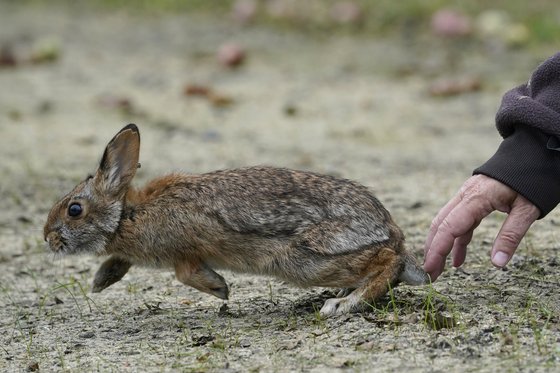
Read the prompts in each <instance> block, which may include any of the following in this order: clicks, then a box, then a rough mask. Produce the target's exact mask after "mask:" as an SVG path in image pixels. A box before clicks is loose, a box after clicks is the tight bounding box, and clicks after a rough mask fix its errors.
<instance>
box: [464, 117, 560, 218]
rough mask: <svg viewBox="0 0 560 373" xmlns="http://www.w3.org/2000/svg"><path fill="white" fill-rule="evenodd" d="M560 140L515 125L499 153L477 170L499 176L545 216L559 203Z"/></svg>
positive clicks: (499, 178)
mask: <svg viewBox="0 0 560 373" xmlns="http://www.w3.org/2000/svg"><path fill="white" fill-rule="evenodd" d="M556 144H560V142H558V140H557V138H556V137H552V136H550V135H547V134H545V133H543V132H541V131H539V130H536V129H534V128H530V127H527V126H516V128H515V131H514V132H513V133H512V134H511V135H510V136H509V137H506V138H505V139H504V141H503V142H502V143H501V145H500V147H499V148H498V150H497V152H496V154H494V156H492V158H490V159H489V160H488V161H487V162H486V163H484V164H483V165H482V166H480V167H478V168H477V169H476V170H474V172H473V174H483V175H486V176H489V177H491V178H493V179H496V180H498V181H500V182H502V183H504V184H506V185H508V186H509V187H510V188H512V189H513V190H515V191H516V192H518V193H519V194H521V195H522V196H523V197H525V198H527V199H528V200H529V201H531V202H532V203H533V204H534V205H535V206H537V207H538V208H539V210H540V212H541V214H540V216H539V219H541V218H543V217H545V216H546V215H547V214H548V213H549V212H550V211H551V210H552V209H554V207H556V205H558V203H560V151H559V150H560V147H558V146H556Z"/></svg>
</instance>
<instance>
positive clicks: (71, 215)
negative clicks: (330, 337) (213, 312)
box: [44, 124, 429, 316]
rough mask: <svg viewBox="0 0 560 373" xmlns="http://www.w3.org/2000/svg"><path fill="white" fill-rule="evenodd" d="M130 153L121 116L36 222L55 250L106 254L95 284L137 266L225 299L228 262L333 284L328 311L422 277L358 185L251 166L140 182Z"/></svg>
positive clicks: (306, 282) (135, 149) (134, 136)
mask: <svg viewBox="0 0 560 373" xmlns="http://www.w3.org/2000/svg"><path fill="white" fill-rule="evenodd" d="M139 151H140V133H139V130H138V128H137V126H136V125H134V124H129V125H127V126H125V127H124V128H123V129H122V130H121V131H120V132H118V133H117V134H116V135H115V137H114V138H113V139H112V140H111V141H110V142H109V143H108V145H107V147H106V149H105V151H104V153H103V156H102V158H101V162H100V164H99V167H98V169H97V171H96V172H95V174H94V175H90V176H88V177H87V178H86V179H85V180H83V181H82V182H80V183H79V184H78V185H77V186H76V187H75V188H74V189H73V190H72V191H71V192H70V193H68V194H67V195H66V196H64V197H63V198H62V199H61V200H60V201H58V202H56V203H55V205H54V206H53V207H52V210H51V211H50V213H49V215H48V218H47V222H46V224H45V227H44V237H45V241H46V242H47V244H48V247H49V248H50V250H51V251H52V252H54V253H55V254H77V253H92V254H96V255H109V258H108V259H107V260H106V261H105V262H104V263H103V264H102V265H101V267H100V268H99V270H98V271H97V272H96V274H95V277H94V281H93V288H92V291H93V292H100V291H102V290H103V289H105V288H107V287H108V286H110V285H112V284H114V283H115V282H117V281H119V280H121V279H122V277H123V276H124V275H125V274H126V273H127V271H128V270H129V269H130V267H131V266H133V265H139V266H148V267H158V268H171V269H173V270H174V271H175V275H176V277H177V279H178V280H179V281H180V282H182V283H183V284H185V285H189V286H192V287H193V288H195V289H198V290H200V291H202V292H205V293H208V294H211V295H214V296H216V297H218V298H221V299H226V300H227V299H228V296H229V288H228V285H227V284H226V281H225V280H224V278H223V277H222V276H221V275H219V274H218V273H217V272H215V270H216V269H227V270H231V271H235V272H242V273H252V274H257V275H269V276H274V277H276V278H279V279H282V280H285V281H287V282H289V283H292V284H295V285H297V286H300V287H309V286H318V287H329V288H341V289H342V290H341V291H340V292H339V293H338V295H337V297H336V298H333V299H328V300H327V301H326V302H325V304H324V305H323V307H322V308H321V310H320V314H321V315H323V316H331V315H335V314H343V313H347V312H355V311H360V310H364V309H365V307H366V306H367V304H368V302H372V301H374V300H375V299H378V298H379V297H381V296H383V295H384V294H385V293H386V292H387V291H388V289H389V287H390V286H394V285H397V284H398V283H399V282H404V283H407V284H412V285H420V284H426V283H428V282H429V277H428V275H427V274H426V273H425V272H424V271H423V269H422V268H421V267H420V266H419V265H418V264H417V263H416V261H415V260H414V258H413V256H412V255H411V254H410V253H408V252H407V251H405V246H404V235H403V233H402V231H401V230H400V229H399V227H398V226H397V225H396V224H395V222H394V221H393V219H392V218H391V215H390V214H389V212H388V211H387V210H386V209H385V208H384V207H383V205H382V204H381V203H380V202H379V201H378V200H377V198H376V197H374V196H373V195H372V194H371V193H370V192H369V191H368V189H367V188H366V187H365V186H363V185H359V184H357V183H355V182H352V181H349V180H346V179H341V178H336V177H333V176H327V175H321V174H317V173H312V172H305V171H296V170H291V169H286V168H274V167H267V166H257V167H247V168H239V169H232V170H220V171H214V172H209V173H205V174H186V173H172V174H169V175H166V176H162V177H159V178H156V179H153V180H151V181H150V182H148V183H147V185H146V186H144V187H143V188H138V189H137V188H134V187H132V186H131V181H132V179H133V178H134V176H135V174H136V171H137V168H138V167H139V163H138V160H139Z"/></svg>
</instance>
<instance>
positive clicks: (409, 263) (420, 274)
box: [399, 253, 430, 285]
mask: <svg viewBox="0 0 560 373" xmlns="http://www.w3.org/2000/svg"><path fill="white" fill-rule="evenodd" d="M399 280H401V281H402V282H404V283H405V284H409V285H424V284H428V283H429V282H430V277H429V276H428V274H427V273H426V272H424V270H423V269H422V267H421V266H420V265H419V264H418V263H417V262H416V260H415V259H414V257H413V256H412V255H410V253H405V254H404V269H403V271H402V272H401V274H400V276H399Z"/></svg>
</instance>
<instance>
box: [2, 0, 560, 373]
mask: <svg viewBox="0 0 560 373" xmlns="http://www.w3.org/2000/svg"><path fill="white" fill-rule="evenodd" d="M226 41H235V42H237V43H240V44H241V45H244V46H245V47H246V48H247V50H248V59H247V61H246V63H245V64H244V65H243V66H242V67H240V68H238V69H234V70H230V69H226V68H223V67H222V66H220V65H219V64H218V63H217V62H216V59H215V50H216V49H217V47H218V46H219V45H221V44H222V43H224V42H226ZM0 42H2V43H7V42H9V43H11V44H12V46H13V48H14V51H15V52H16V54H17V55H18V56H22V58H23V57H25V56H26V55H29V53H32V51H33V50H34V48H41V47H37V45H41V43H43V44H42V45H45V43H51V44H50V45H55V46H57V47H56V48H58V49H59V52H60V58H59V59H58V60H57V61H55V62H52V63H44V64H38V65H31V64H22V65H20V66H17V67H15V68H2V69H0V87H1V88H0V159H1V162H0V305H1V306H0V334H1V336H0V338H1V340H2V342H1V345H2V348H1V350H0V352H1V354H2V357H1V359H0V370H2V371H12V372H13V371H25V370H31V371H33V370H37V369H40V370H44V371H56V370H69V371H91V370H100V371H205V370H211V371H232V372H234V371H315V372H318V371H324V370H329V371H336V370H355V371H373V370H375V371H378V372H384V371H405V370H408V371H433V372H448V371H465V372H466V371H469V372H470V371H482V372H493V371H531V372H540V371H552V370H555V369H558V365H559V359H560V347H559V346H560V344H559V341H560V331H559V330H558V321H559V314H560V312H559V311H560V299H559V295H558V282H559V275H560V269H559V267H558V264H559V262H558V260H557V259H556V256H557V248H558V246H559V243H558V237H557V232H558V225H559V224H560V215H559V214H558V212H553V213H552V214H550V215H549V217H547V218H546V219H544V220H543V221H540V222H538V223H537V224H536V225H535V226H534V228H533V229H532V231H531V233H530V234H529V235H528V237H527V238H526V239H525V241H524V243H523V244H522V247H521V248H520V249H519V251H518V253H519V255H517V256H516V257H515V258H514V260H513V261H512V264H511V265H510V266H509V267H508V268H507V270H503V271H499V270H496V269H494V268H492V267H491V265H490V264H489V260H488V253H489V250H490V247H491V242H492V239H493V237H494V235H495V234H496V232H497V229H498V227H499V226H500V223H501V222H502V221H503V216H500V215H493V216H491V217H490V218H489V219H488V220H487V221H485V222H484V223H483V225H482V226H481V227H480V229H479V230H478V231H477V234H476V236H475V239H474V240H473V243H472V245H471V247H470V252H469V256H468V259H467V264H466V265H465V266H464V267H463V268H462V269H460V270H452V269H449V270H447V271H446V272H445V273H444V274H443V275H442V276H441V278H440V280H439V281H438V282H437V283H435V284H434V285H433V288H430V287H424V288H412V287H406V286H402V287H399V288H397V289H395V290H394V294H393V297H390V296H387V297H386V298H385V299H383V300H382V301H381V302H379V304H376V305H375V308H373V309H372V310H371V311H370V312H366V313H362V314H353V315H348V316H343V317H337V318H332V319H327V320H323V319H321V318H320V317H318V316H317V313H316V312H315V310H316V309H318V308H320V306H321V305H322V302H323V301H324V300H325V299H327V298H328V297H330V295H331V293H330V292H329V291H326V290H324V289H305V290H302V289H297V288H294V287H292V286H289V285H287V284H284V283H282V282H279V281H276V280H273V279H268V278H261V277H251V276H244V275H239V274H232V273H224V276H225V277H226V279H227V281H228V282H229V284H230V288H231V299H230V301H229V302H227V304H225V303H223V302H222V301H220V300H218V299H216V298H212V297H210V296H207V295H204V294H202V293H199V292H197V291H196V290H194V289H191V288H187V287H185V286H183V285H181V284H180V283H179V282H178V281H176V280H175V279H174V276H173V274H172V273H170V272H165V271H161V272H158V271H154V270H148V269H141V268H133V270H131V272H130V273H129V274H127V276H126V277H125V278H124V279H123V281H121V282H120V283H118V284H115V285H114V286H112V287H111V288H109V289H107V290H106V291H104V292H102V293H100V294H92V293H90V284H91V280H92V278H93V274H94V272H95V270H96V267H97V266H98V265H99V263H100V262H101V260H102V259H101V258H95V257H85V256H84V257H68V258H62V259H54V258H53V257H52V256H51V255H49V254H48V253H47V252H46V250H45V246H44V244H43V241H42V236H41V232H42V226H43V224H44V221H45V218H46V214H47V213H48V211H49V208H50V207H51V205H52V203H53V202H54V201H55V200H56V199H57V197H59V196H61V195H63V194H64V193H65V192H67V191H68V190H69V189H70V188H71V187H72V186H73V185H74V184H75V183H76V182H77V181H78V180H80V179H82V178H83V177H84V176H85V175H87V174H88V173H90V172H92V171H93V170H94V168H95V166H96V163H97V162H98V160H99V158H100V156H101V152H102V150H103V147H104V146H105V144H106V142H107V141H108V140H109V139H110V138H111V137H112V135H113V134H114V133H115V132H116V131H118V129H120V128H121V127H122V126H123V125H124V124H126V123H128V122H135V123H136V124H138V126H139V127H140V129H141V131H142V150H141V163H142V168H141V170H140V172H139V174H138V176H137V182H138V183H141V182H143V181H146V180H148V179H149V178H150V177H153V176H155V175H159V174H162V173H165V172H167V171H172V170H178V169H182V170H187V171H192V172H204V171H209V170H214V169H219V168H226V167H235V166H244V165H253V164H270V165H277V166H286V167H292V168H298V169H308V170H314V171H318V172H323V173H328V174H334V175H340V176H344V177H347V178H351V179H355V180H358V181H360V182H362V183H364V184H365V185H368V186H370V187H371V188H372V189H373V190H375V192H376V194H377V196H378V197H379V199H380V200H382V201H383V202H384V204H385V205H386V207H387V208H388V209H389V210H390V211H391V212H392V214H393V216H394V218H395V220H396V221H397V222H398V223H399V225H400V226H401V227H402V229H403V230H404V231H405V233H406V235H407V240H408V243H409V247H410V249H411V250H413V251H414V252H415V253H416V254H417V256H418V258H419V259H420V260H421V255H422V254H421V250H422V243H423V240H424V238H425V235H426V232H427V229H428V226H429V223H430V221H431V219H432V217H433V216H434V215H435V213H436V212H437V211H438V209H439V208H440V207H441V206H442V205H443V204H444V203H445V202H446V201H447V199H448V198H450V197H451V195H452V194H453V193H454V192H455V190H456V189H457V188H458V187H459V186H460V185H461V183H462V181H463V180H464V179H465V178H466V177H467V176H468V175H469V174H470V172H471V170H472V169H473V168H475V167H476V166H478V165H479V164H481V163H482V162H483V161H484V160H485V159H486V158H487V157H489V156H490V155H491V154H492V152H493V151H494V149H495V147H496V146H497V144H498V143H499V141H500V139H499V138H498V135H497V133H496V132H495V130H494V128H493V116H494V112H495V110H496V107H497V105H498V104H499V100H500V98H501V94H502V93H503V92H504V91H505V90H506V89H508V88H510V87H511V86H513V85H514V84H518V83H520V82H522V81H523V80H524V79H526V78H527V76H528V73H529V72H530V71H531V70H532V68H533V67H534V66H536V64H537V62H538V61H539V60H541V59H543V58H544V57H546V56H547V55H549V54H552V53H553V51H552V50H539V51H531V52H528V51H523V50H518V51H503V50H502V51H493V50H492V49H491V48H489V47H488V46H484V45H479V44H477V45H473V44H469V43H466V44H465V45H451V44H450V43H447V44H446V43H436V42H431V43H430V42H426V41H421V40H420V41H418V42H417V43H411V42H410V41H406V40H394V39H387V40H385V39H371V38H366V37H364V36H357V35H355V36H350V35H326V34H321V35H301V34H298V33H294V32H289V31H286V30H279V29H269V28H266V27H263V26H259V27H253V28H241V27H238V26H236V25H233V24H232V23H231V22H229V21H228V20H223V19H214V18H205V17H196V16H194V15H188V14H184V15H180V16H172V15H169V16H165V17H147V16H131V15H126V14H123V13H118V14H115V13H113V14H106V13H94V12H91V11H87V12H77V11H72V10H63V9H54V10H52V9H51V10H47V9H42V8H31V9H29V8H22V9H20V8H13V7H8V6H7V5H5V4H0ZM37 43H39V44H37ZM454 76H471V77H472V76H475V77H478V79H480V80H481V82H482V84H483V86H482V87H483V88H482V90H480V91H479V92H476V93H467V94H462V95H459V96H454V97H448V98H435V97H432V96H430V95H429V94H428V89H429V86H430V84H431V83H432V82H433V81H434V80H437V79H448V78H450V77H454ZM188 84H202V85H206V86H209V87H211V88H212V89H214V90H215V91H216V92H218V93H219V94H221V95H223V96H227V97H229V98H231V100H232V102H231V104H229V105H227V106H225V107H221V106H219V105H218V106H216V105H214V104H213V103H212V102H210V101H209V100H207V99H204V98H200V97H192V96H188V97H187V96H185V95H184V94H183V91H184V88H185V86H186V85H188ZM127 102H128V104H127Z"/></svg>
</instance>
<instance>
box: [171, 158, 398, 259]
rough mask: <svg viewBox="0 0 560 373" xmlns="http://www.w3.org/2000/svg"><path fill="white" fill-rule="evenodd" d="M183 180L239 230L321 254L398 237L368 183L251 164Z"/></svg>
mask: <svg viewBox="0 0 560 373" xmlns="http://www.w3.org/2000/svg"><path fill="white" fill-rule="evenodd" d="M187 180H189V185H185V186H184V187H183V188H182V190H183V191H184V192H183V194H184V197H185V198H187V199H190V200H196V201H197V203H199V204H200V207H201V208H203V209H205V210H206V212H207V213H209V214H213V215H214V216H215V217H216V218H217V219H218V220H219V222H220V224H221V225H222V226H223V227H224V228H225V229H228V230H231V231H233V232H235V233H237V234H241V235H251V236H258V237H262V238H267V237H269V238H274V239H285V240H292V241H294V242H295V243H298V242H299V243H300V244H301V246H302V247H305V246H307V247H309V248H310V249H313V250H316V251H321V252H322V253H323V254H342V253H346V252H350V251H355V250H356V249H361V248H364V247H368V246H371V245H375V244H380V243H383V242H386V241H388V240H390V239H397V240H399V239H402V237H401V236H402V234H401V233H400V230H399V229H398V227H396V225H394V223H393V222H392V219H391V216H390V214H389V212H388V211H387V210H386V209H385V208H384V207H383V205H382V204H381V203H380V202H379V201H378V200H377V199H376V198H375V197H374V196H373V195H372V194H371V193H370V192H369V191H368V190H367V188H366V187H364V186H362V185H359V184H357V183H354V182H352V181H349V180H346V179H340V178H335V177H332V176H326V175H319V174H315V173H311V172H304V171H295V170H289V169H283V168H272V167H250V168H241V169H236V170H224V171H216V172H212V173H207V174H203V175H199V176H195V177H193V178H188V179H187ZM395 235H396V236H399V237H395ZM310 240H311V241H312V242H310Z"/></svg>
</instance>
